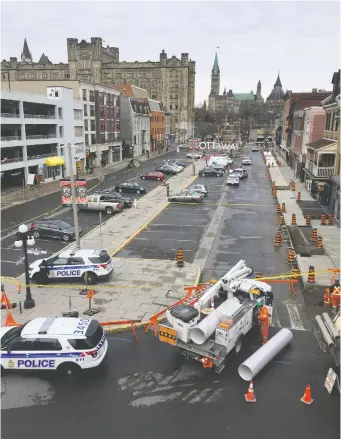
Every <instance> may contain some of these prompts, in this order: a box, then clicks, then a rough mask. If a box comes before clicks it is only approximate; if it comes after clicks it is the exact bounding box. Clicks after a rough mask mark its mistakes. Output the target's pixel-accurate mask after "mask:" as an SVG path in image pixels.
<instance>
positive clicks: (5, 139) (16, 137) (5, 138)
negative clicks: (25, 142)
mask: <svg viewBox="0 0 341 439" xmlns="http://www.w3.org/2000/svg"><path fill="white" fill-rule="evenodd" d="M12 140H21V136H6V137H1V142H11V141H12Z"/></svg>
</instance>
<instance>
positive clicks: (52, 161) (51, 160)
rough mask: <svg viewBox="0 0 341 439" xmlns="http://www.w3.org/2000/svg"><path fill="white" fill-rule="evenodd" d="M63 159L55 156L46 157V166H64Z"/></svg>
mask: <svg viewBox="0 0 341 439" xmlns="http://www.w3.org/2000/svg"><path fill="white" fill-rule="evenodd" d="M64 164H65V162H64V159H63V158H62V157H59V156H56V157H48V158H47V159H46V166H60V165H64Z"/></svg>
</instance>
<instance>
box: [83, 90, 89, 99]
mask: <svg viewBox="0 0 341 439" xmlns="http://www.w3.org/2000/svg"><path fill="white" fill-rule="evenodd" d="M87 99H88V98H87V92H86V90H85V89H84V88H83V101H86V100H87Z"/></svg>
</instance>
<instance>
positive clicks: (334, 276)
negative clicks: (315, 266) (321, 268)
mask: <svg viewBox="0 0 341 439" xmlns="http://www.w3.org/2000/svg"><path fill="white" fill-rule="evenodd" d="M328 271H329V272H330V273H333V276H332V278H331V281H330V283H331V284H332V283H333V282H334V280H335V278H336V276H337V275H340V272H341V270H340V268H328Z"/></svg>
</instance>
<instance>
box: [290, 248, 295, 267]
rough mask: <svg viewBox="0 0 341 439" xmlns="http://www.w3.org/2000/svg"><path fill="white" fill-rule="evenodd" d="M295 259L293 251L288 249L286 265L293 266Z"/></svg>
mask: <svg viewBox="0 0 341 439" xmlns="http://www.w3.org/2000/svg"><path fill="white" fill-rule="evenodd" d="M295 257H296V254H295V250H294V249H292V248H290V249H289V254H288V264H290V265H292V264H294V263H295Z"/></svg>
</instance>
